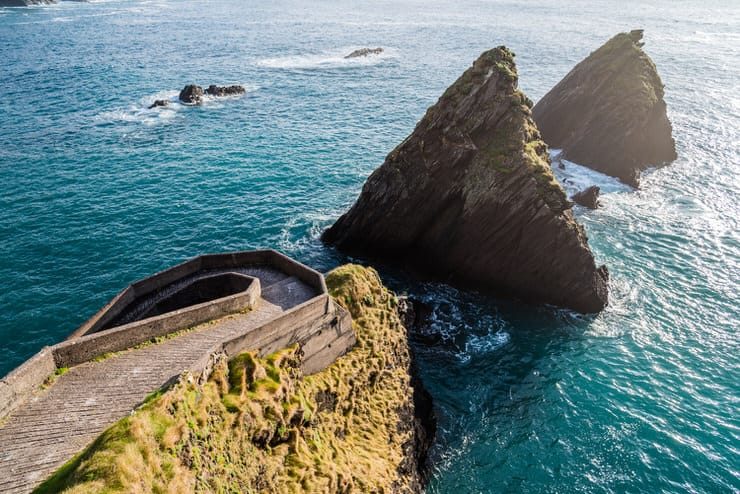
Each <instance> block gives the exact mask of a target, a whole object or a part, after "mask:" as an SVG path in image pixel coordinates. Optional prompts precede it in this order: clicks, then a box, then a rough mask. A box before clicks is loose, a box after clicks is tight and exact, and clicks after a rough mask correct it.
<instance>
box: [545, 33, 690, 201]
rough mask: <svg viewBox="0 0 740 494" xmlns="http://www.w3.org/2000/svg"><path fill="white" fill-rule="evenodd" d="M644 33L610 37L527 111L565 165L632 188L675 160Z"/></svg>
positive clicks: (673, 147)
mask: <svg viewBox="0 0 740 494" xmlns="http://www.w3.org/2000/svg"><path fill="white" fill-rule="evenodd" d="M641 39H642V30H636V31H631V32H629V33H621V34H618V35H616V36H614V37H613V38H612V39H610V40H609V41H608V42H607V43H606V44H604V45H603V46H602V47H601V48H599V49H598V50H596V51H595V52H593V53H591V55H589V56H588V57H587V58H586V59H585V60H583V61H582V62H581V63H579V64H578V65H576V66H575V68H574V69H573V70H571V71H570V72H569V73H568V75H566V76H565V78H564V79H563V80H562V81H560V82H559V83H558V84H557V85H556V86H555V87H554V88H553V89H552V90H550V92H549V93H547V94H546V95H545V96H544V97H543V98H542V99H541V100H540V101H539V102H538V103H537V105H535V107H534V110H533V112H532V114H533V116H534V119H535V121H536V122H537V126H538V127H539V128H540V131H541V132H542V136H543V138H544V139H545V141H546V142H547V143H548V144H549V145H550V146H552V147H556V148H562V150H563V154H564V156H565V158H567V159H568V160H570V161H575V162H576V163H579V164H582V165H585V166H588V167H590V168H593V169H594V170H597V171H600V172H602V173H606V174H608V175H611V176H613V177H617V178H619V179H620V180H622V181H623V182H625V183H627V184H630V185H632V186H634V187H637V186H638V185H639V176H640V171H641V170H644V169H645V168H648V167H649V166H660V165H662V164H665V163H667V162H670V161H673V160H674V159H676V148H675V143H674V141H673V137H672V136H671V132H672V128H671V123H670V121H669V120H668V116H667V115H666V104H665V101H664V100H663V83H662V82H661V80H660V76H659V75H658V71H657V69H656V68H655V64H654V63H653V61H652V60H650V57H649V56H648V55H647V54H646V53H645V52H644V51H643V50H642V46H643V43H642V42H641V41H640V40H641Z"/></svg>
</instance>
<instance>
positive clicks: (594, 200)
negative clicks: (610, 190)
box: [572, 185, 601, 209]
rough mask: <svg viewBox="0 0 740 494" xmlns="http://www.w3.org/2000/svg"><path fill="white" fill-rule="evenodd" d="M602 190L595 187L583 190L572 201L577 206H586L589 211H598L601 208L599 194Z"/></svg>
mask: <svg viewBox="0 0 740 494" xmlns="http://www.w3.org/2000/svg"><path fill="white" fill-rule="evenodd" d="M600 191H601V189H600V188H599V187H597V186H595V185H592V186H591V187H588V188H586V189H583V190H582V191H580V192H578V193H576V194H574V195H573V197H572V199H573V201H575V203H576V204H580V205H581V206H585V207H587V208H589V209H596V208H598V207H599V192H600Z"/></svg>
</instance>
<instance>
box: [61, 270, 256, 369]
mask: <svg viewBox="0 0 740 494" xmlns="http://www.w3.org/2000/svg"><path fill="white" fill-rule="evenodd" d="M250 278H251V277H250ZM259 297H260V281H259V280H258V279H256V278H252V283H251V284H250V285H249V288H247V290H246V291H244V292H241V293H237V294H236V295H230V296H228V297H224V298H221V299H218V300H215V301H211V302H204V303H202V304H197V305H193V306H190V307H186V308H185V309H180V310H176V311H173V312H168V313H166V314H162V315H160V316H155V317H150V318H148V319H143V320H141V321H135V322H132V323H130V324H124V325H123V326H117V327H115V328H112V329H106V330H104V331H99V332H97V333H92V334H89V335H87V336H81V337H79V338H74V339H71V340H66V341H64V342H62V343H59V344H57V345H55V346H54V347H53V352H54V360H55V362H56V365H57V366H58V367H71V366H73V365H78V364H81V363H83V362H87V361H89V360H93V359H94V358H96V357H99V356H101V355H104V354H106V353H109V352H120V351H122V350H126V349H128V348H131V347H134V346H136V345H138V344H140V343H144V342H146V341H150V340H151V339H153V338H157V337H160V336H166V335H168V334H171V333H174V332H176V331H179V330H181V329H186V328H190V327H193V326H197V325H198V324H201V323H204V322H207V321H211V320H213V319H218V318H220V317H223V316H225V315H227V314H233V313H234V312H238V311H241V310H247V309H253V308H255V307H256V304H257V303H258V301H259Z"/></svg>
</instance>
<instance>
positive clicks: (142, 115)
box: [95, 85, 259, 126]
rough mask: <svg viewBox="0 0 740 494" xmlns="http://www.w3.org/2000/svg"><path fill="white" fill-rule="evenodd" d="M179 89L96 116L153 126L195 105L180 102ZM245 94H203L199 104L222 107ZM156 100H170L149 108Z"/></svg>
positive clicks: (105, 120)
mask: <svg viewBox="0 0 740 494" xmlns="http://www.w3.org/2000/svg"><path fill="white" fill-rule="evenodd" d="M243 86H244V88H245V89H246V94H248V93H250V92H253V91H256V90H257V89H259V86H255V85H243ZM179 94H180V92H179V91H160V92H158V93H154V94H151V95H149V96H144V97H142V98H140V99H139V100H138V101H137V102H136V103H133V104H131V105H129V106H128V107H127V108H117V109H115V110H109V111H105V112H103V113H100V114H99V115H97V116H96V117H95V119H96V121H97V122H99V123H103V124H107V123H115V122H134V123H141V124H143V125H147V126H151V125H157V124H161V123H166V122H168V121H170V120H172V119H174V118H175V117H177V115H178V114H179V113H180V112H182V111H183V110H186V109H188V108H192V107H194V105H186V104H183V103H181V102H180V100H179V99H178V96H179ZM243 96H244V95H243V94H238V95H234V96H220V97H216V96H210V95H207V94H206V95H204V96H203V103H202V104H201V105H198V106H202V107H207V108H220V107H221V106H222V105H223V103H224V101H225V100H231V99H238V98H241V97H243ZM156 100H166V101H168V102H169V104H168V105H167V106H159V107H156V108H149V107H150V106H151V105H152V103H154V102H155V101H156Z"/></svg>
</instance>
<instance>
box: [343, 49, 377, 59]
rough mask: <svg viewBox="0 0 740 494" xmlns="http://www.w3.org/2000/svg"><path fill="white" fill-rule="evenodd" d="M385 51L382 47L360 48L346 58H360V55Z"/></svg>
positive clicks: (364, 55)
mask: <svg viewBox="0 0 740 494" xmlns="http://www.w3.org/2000/svg"><path fill="white" fill-rule="evenodd" d="M381 53H383V49H382V48H360V49H359V50H355V51H353V52H352V53H350V54H349V55H346V56H345V57H344V58H359V57H366V56H368V55H380V54H381Z"/></svg>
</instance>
